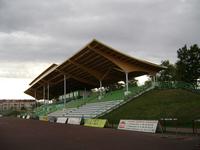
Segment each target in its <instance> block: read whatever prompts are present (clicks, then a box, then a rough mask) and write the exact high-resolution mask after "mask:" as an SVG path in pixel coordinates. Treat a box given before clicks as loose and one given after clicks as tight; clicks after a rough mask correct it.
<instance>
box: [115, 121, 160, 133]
mask: <svg viewBox="0 0 200 150" xmlns="http://www.w3.org/2000/svg"><path fill="white" fill-rule="evenodd" d="M157 126H158V120H120V122H119V126H118V129H121V130H131V131H140V132H150V133H156V129H157Z"/></svg>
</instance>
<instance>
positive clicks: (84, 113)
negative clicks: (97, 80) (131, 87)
mask: <svg viewBox="0 0 200 150" xmlns="http://www.w3.org/2000/svg"><path fill="white" fill-rule="evenodd" d="M122 101H123V100H115V101H105V102H96V103H88V104H85V105H83V106H81V107H79V108H77V109H76V108H71V109H69V108H68V109H65V110H63V111H56V112H54V113H51V114H49V115H48V116H51V117H52V116H54V117H58V116H64V117H67V118H70V117H73V118H82V117H84V118H95V117H96V116H98V115H100V114H101V113H103V112H105V111H107V110H110V109H112V108H113V107H115V106H116V105H118V104H119V103H121V102H122Z"/></svg>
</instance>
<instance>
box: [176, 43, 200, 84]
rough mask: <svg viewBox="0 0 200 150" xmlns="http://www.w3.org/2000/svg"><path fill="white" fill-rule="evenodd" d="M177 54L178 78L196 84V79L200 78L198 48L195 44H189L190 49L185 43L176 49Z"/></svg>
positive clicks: (199, 51) (199, 52) (199, 50)
mask: <svg viewBox="0 0 200 150" xmlns="http://www.w3.org/2000/svg"><path fill="white" fill-rule="evenodd" d="M177 55H178V56H177V57H178V61H177V63H176V66H177V78H178V80H180V81H185V82H188V83H191V84H193V85H195V86H196V85H197V80H198V79H199V78H200V48H199V47H198V45H197V44H194V45H192V46H190V49H188V48H187V45H185V46H184V47H182V48H180V49H179V50H178V51H177Z"/></svg>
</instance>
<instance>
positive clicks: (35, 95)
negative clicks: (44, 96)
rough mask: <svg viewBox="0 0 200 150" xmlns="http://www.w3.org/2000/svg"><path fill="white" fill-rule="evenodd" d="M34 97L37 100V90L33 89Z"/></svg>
mask: <svg viewBox="0 0 200 150" xmlns="http://www.w3.org/2000/svg"><path fill="white" fill-rule="evenodd" d="M34 97H35V100H37V91H36V90H35V95H34Z"/></svg>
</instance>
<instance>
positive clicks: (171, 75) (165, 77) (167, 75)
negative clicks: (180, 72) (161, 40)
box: [157, 60, 176, 81]
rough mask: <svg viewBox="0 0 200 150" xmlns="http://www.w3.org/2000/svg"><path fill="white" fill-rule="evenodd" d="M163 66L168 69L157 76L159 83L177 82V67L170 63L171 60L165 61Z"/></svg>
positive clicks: (162, 63)
mask: <svg viewBox="0 0 200 150" xmlns="http://www.w3.org/2000/svg"><path fill="white" fill-rule="evenodd" d="M161 66H164V67H166V69H164V70H162V71H160V73H159V74H158V76H157V80H158V81H175V80H176V67H175V66H174V65H173V64H171V63H170V62H169V60H164V61H162V62H161Z"/></svg>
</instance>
